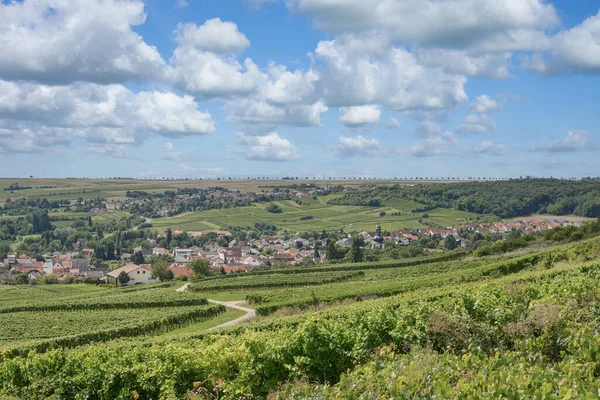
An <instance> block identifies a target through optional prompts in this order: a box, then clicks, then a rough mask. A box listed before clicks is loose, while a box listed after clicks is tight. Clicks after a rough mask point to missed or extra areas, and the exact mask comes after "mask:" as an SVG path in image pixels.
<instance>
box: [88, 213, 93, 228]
mask: <svg viewBox="0 0 600 400" xmlns="http://www.w3.org/2000/svg"><path fill="white" fill-rule="evenodd" d="M92 225H93V223H92V216H91V215H88V226H89V227H90V228H91V227H92Z"/></svg>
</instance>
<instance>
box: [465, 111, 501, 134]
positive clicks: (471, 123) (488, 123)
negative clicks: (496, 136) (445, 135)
mask: <svg viewBox="0 0 600 400" xmlns="http://www.w3.org/2000/svg"><path fill="white" fill-rule="evenodd" d="M494 129H496V122H495V121H494V120H493V119H491V118H490V117H488V116H487V115H486V114H469V115H467V116H466V117H465V119H464V120H463V122H462V123H461V124H460V125H459V126H458V128H457V129H456V130H457V131H458V132H461V133H486V132H489V131H492V130H494Z"/></svg>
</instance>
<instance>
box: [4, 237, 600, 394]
mask: <svg viewBox="0 0 600 400" xmlns="http://www.w3.org/2000/svg"><path fill="white" fill-rule="evenodd" d="M445 257H449V256H448V255H446V256H445ZM454 258H459V259H454V260H451V259H449V258H447V259H446V261H444V259H443V258H442V257H441V256H439V257H437V256H436V257H431V256H430V257H422V258H419V259H414V260H410V259H407V260H396V261H387V262H379V263H371V264H370V263H357V264H339V265H331V266H322V267H315V268H288V269H275V270H272V271H261V272H257V273H256V274H250V275H244V276H233V277H215V278H207V279H204V280H199V281H197V282H195V283H193V286H195V289H199V290H200V293H199V294H194V293H191V294H190V293H187V294H186V293H176V292H175V291H174V290H175V286H173V287H166V286H162V285H157V286H154V287H152V286H149V287H134V288H130V289H125V290H116V289H108V288H106V289H102V288H94V287H90V288H89V289H84V286H83V285H81V286H66V285H65V286H61V287H58V286H57V287H56V290H55V291H47V290H46V291H43V292H40V291H41V290H43V288H41V287H23V288H22V289H16V288H2V289H1V290H2V292H0V293H1V294H2V295H3V296H2V298H3V299H4V302H6V303H7V304H8V305H9V306H13V307H14V306H15V305H17V304H22V303H25V304H27V303H29V304H31V305H33V306H36V307H39V308H40V309H41V307H43V302H41V301H39V300H34V298H35V297H39V296H40V295H46V296H47V297H48V298H49V300H50V302H49V304H64V307H65V308H69V307H73V306H74V305H77V304H86V305H91V304H95V303H97V304H99V305H103V304H110V303H114V304H119V305H131V307H126V308H114V309H100V308H99V307H96V306H92V311H89V310H86V311H81V310H79V309H74V310H67V309H61V310H51V311H48V312H44V313H41V312H39V311H23V312H12V313H8V314H4V315H3V317H4V316H6V317H7V318H5V319H4V320H5V321H8V324H5V326H4V327H3V328H1V329H0V338H2V339H1V340H2V343H4V345H5V346H9V345H19V344H20V345H21V346H24V347H25V348H27V345H28V344H29V343H30V341H34V342H35V341H55V340H62V341H61V342H59V343H60V344H61V346H53V347H49V348H46V347H36V350H37V352H35V353H26V352H25V351H18V348H17V349H14V347H13V351H11V352H6V353H5V354H4V359H3V360H2V361H1V362H0V382H2V386H1V387H0V396H2V395H4V396H5V397H9V398H10V396H13V397H16V398H80V397H81V398H95V399H122V400H125V399H130V398H131V397H132V393H134V391H135V393H137V394H138V395H139V398H151V399H155V398H156V399H166V398H171V399H175V398H178V399H184V398H190V399H197V398H198V397H194V396H192V395H190V396H191V397H188V396H187V395H186V393H187V392H188V391H191V390H192V389H193V387H194V382H201V384H202V385H203V386H207V387H208V388H209V390H211V393H213V394H214V393H216V395H218V397H217V398H221V399H232V400H233V399H235V400H239V399H240V398H242V397H246V398H267V397H269V396H270V397H269V398H296V399H314V398H323V399H328V398H332V397H333V398H344V399H345V398H364V397H361V395H363V394H364V393H369V394H371V395H373V397H372V398H424V397H426V398H444V399H445V398H540V399H541V398H556V397H560V398H596V396H597V393H598V389H600V384H598V379H597V371H598V370H599V368H600V358H599V357H598V354H600V334H599V333H598V332H600V323H599V322H598V318H597V304H598V302H599V301H600V279H598V278H599V277H600V264H599V261H600V239H598V238H594V239H589V240H584V241H580V242H575V243H572V244H566V245H559V246H554V247H550V248H547V249H541V250H540V249H539V248H537V247H536V248H534V249H532V250H531V251H530V252H528V253H527V254H524V255H523V254H521V253H519V255H516V254H508V255H505V256H503V257H498V256H496V257H488V258H472V257H471V256H469V255H465V254H463V253H456V254H455V255H454ZM353 271H354V272H360V274H358V275H355V276H353V277H352V279H351V280H349V281H348V280H346V279H345V277H347V275H345V274H349V273H351V272H353ZM320 274H321V275H320ZM319 275H320V277H319ZM331 277H338V278H343V279H342V280H341V281H339V282H334V283H326V284H323V282H324V281H326V280H327V279H328V278H331ZM292 282H295V283H294V285H291V283H292ZM261 284H263V285H264V284H268V285H269V286H270V288H269V289H268V290H266V289H264V288H263V287H261V286H260V285H261ZM295 285H298V287H293V288H290V286H295ZM219 286H220V287H219ZM69 291H71V296H69ZM215 291H217V292H218V293H215ZM169 293H170V294H171V295H169ZM86 294H87V295H88V296H87V297H88V299H87V300H84V297H83V296H85V295H86ZM367 294H368V295H373V294H377V295H378V296H379V297H380V298H379V299H375V300H367V301H363V302H357V301H356V300H355V298H356V296H358V295H367ZM179 295H181V296H182V297H180V296H179ZM171 296H172V297H171ZM188 296H197V297H198V298H202V297H209V298H214V297H217V296H218V297H220V298H222V299H226V300H234V299H239V298H240V297H242V296H244V297H248V299H250V301H251V302H252V303H253V304H252V306H253V307H255V308H256V309H257V311H258V312H259V314H262V315H263V317H261V318H260V319H259V320H258V321H256V322H252V323H247V324H243V325H239V326H236V327H231V328H227V329H223V330H219V331H216V332H208V331H206V329H207V328H210V327H213V326H216V325H217V324H219V323H222V322H225V321H226V320H231V319H233V318H235V317H237V316H239V315H241V314H240V313H238V312H235V311H227V312H225V313H222V314H219V315H214V316H213V318H210V319H207V320H204V321H193V320H185V322H184V323H183V326H177V323H176V320H172V323H168V324H165V325H156V324H157V322H156V320H155V319H154V318H160V320H164V319H165V318H169V315H170V313H171V312H174V313H177V315H178V316H181V315H184V314H185V312H186V310H188V309H190V306H181V307H166V308H165V307H159V306H153V307H144V308H141V309H137V308H135V307H134V305H135V304H142V305H144V304H150V302H152V301H164V302H173V301H174V300H173V299H179V298H186V297H188ZM69 298H70V300H69ZM110 298H112V302H110V303H109V301H108V300H107V299H109V300H110ZM3 307H6V305H3ZM86 307H87V306H86ZM198 307H200V308H202V307H206V306H195V307H191V308H198ZM300 310H303V311H300ZM94 313H96V314H94ZM94 317H98V318H94ZM178 318H179V317H178ZM95 320H96V321H98V322H97V323H96V324H94V321H95ZM109 321H113V322H114V325H116V326H121V328H127V327H128V326H129V325H128V324H132V325H135V326H137V325H139V324H152V325H146V327H147V328H144V329H146V331H145V332H144V333H141V332H139V331H133V332H132V335H129V334H121V335H114V336H109V337H108V338H105V339H104V340H100V341H105V342H106V343H91V342H92V340H89V335H90V334H93V335H96V336H94V337H99V335H106V334H107V333H106V332H111V329H110V325H111V324H110V323H109ZM61 322H62V323H61ZM30 326H34V327H36V328H37V329H30V328H29V327H30ZM93 326H95V327H96V328H97V331H94V332H91V333H90V332H88V330H89V329H92V327H93ZM11 327H12V328H11ZM94 329H95V328H94ZM120 332H121V333H123V332H125V331H123V330H121V331H120ZM62 335H67V336H62ZM86 335H88V336H86ZM131 336H134V337H131ZM77 337H85V338H86V340H87V341H83V342H77V341H75V339H74V338H77ZM67 340H68V341H67ZM94 341H96V340H94ZM53 343H56V342H53ZM88 343H89V344H88ZM58 347H60V348H58ZM52 348H54V349H53V350H51V351H49V350H50V349H52ZM213 387H214V388H216V389H213ZM540 390H546V392H545V393H548V394H547V395H541V394H540V393H541V392H540V393H538V392H539V391H540ZM332 394H333V395H332ZM426 394H431V396H424V395H426Z"/></svg>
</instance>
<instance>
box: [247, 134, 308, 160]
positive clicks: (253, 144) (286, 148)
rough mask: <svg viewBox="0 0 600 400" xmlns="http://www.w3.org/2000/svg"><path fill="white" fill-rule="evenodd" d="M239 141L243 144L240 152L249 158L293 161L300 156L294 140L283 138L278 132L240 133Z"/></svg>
mask: <svg viewBox="0 0 600 400" xmlns="http://www.w3.org/2000/svg"><path fill="white" fill-rule="evenodd" d="M237 142H238V144H239V145H240V146H242V147H241V149H240V150H238V152H239V153H242V154H244V156H245V157H246V158H247V159H249V160H259V161H292V160H297V159H299V158H300V155H299V154H298V151H297V150H296V148H295V147H294V145H293V144H292V142H290V141H289V140H288V139H283V138H281V137H280V136H279V135H278V134H277V132H271V133H270V134H268V135H265V136H251V135H246V134H244V133H240V134H238V136H237Z"/></svg>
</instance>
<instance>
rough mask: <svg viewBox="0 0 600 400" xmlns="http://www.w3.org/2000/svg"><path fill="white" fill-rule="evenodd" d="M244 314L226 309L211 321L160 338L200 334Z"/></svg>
mask: <svg viewBox="0 0 600 400" xmlns="http://www.w3.org/2000/svg"><path fill="white" fill-rule="evenodd" d="M244 314H246V313H245V312H244V311H242V310H236V309H233V308H228V309H227V311H226V312H225V313H223V314H221V315H219V316H218V317H215V318H213V319H209V320H206V321H202V322H198V323H195V324H191V325H188V326H184V327H183V328H179V329H175V330H172V331H169V332H167V333H165V334H162V335H160V337H161V338H170V337H178V336H186V335H193V334H195V333H198V332H202V331H205V330H207V329H210V328H214V327H215V326H219V325H221V324H224V323H225V322H229V321H233V320H234V319H236V318H239V317H241V316H243V315H244Z"/></svg>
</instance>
